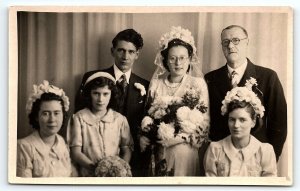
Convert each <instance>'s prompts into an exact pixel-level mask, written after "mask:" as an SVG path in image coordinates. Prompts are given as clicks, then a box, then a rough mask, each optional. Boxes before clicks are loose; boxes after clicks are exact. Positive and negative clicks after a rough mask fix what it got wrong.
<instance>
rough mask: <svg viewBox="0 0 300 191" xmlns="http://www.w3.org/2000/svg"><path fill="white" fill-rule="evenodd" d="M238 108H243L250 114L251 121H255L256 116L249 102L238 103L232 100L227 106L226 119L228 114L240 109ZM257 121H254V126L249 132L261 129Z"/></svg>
mask: <svg viewBox="0 0 300 191" xmlns="http://www.w3.org/2000/svg"><path fill="white" fill-rule="evenodd" d="M240 108H245V109H246V111H247V112H248V113H249V114H250V117H251V119H252V120H255V119H256V118H257V115H256V113H255V111H254V109H253V107H252V106H251V104H250V103H249V102H246V101H238V100H233V101H231V102H230V103H229V104H228V112H227V118H228V116H229V113H230V112H232V111H233V110H235V109H240ZM258 121H259V120H256V124H255V126H254V128H252V129H251V132H254V131H256V130H257V129H258V128H259V127H261V124H259V122H258Z"/></svg>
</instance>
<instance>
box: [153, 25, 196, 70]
mask: <svg viewBox="0 0 300 191" xmlns="http://www.w3.org/2000/svg"><path fill="white" fill-rule="evenodd" d="M174 39H180V40H182V41H184V42H185V43H188V44H190V45H191V46H192V48H193V53H192V58H191V62H190V64H191V66H192V67H193V66H196V65H200V62H199V59H198V56H197V54H196V52H197V49H196V46H195V41H194V37H193V36H192V33H191V32H190V31H189V30H188V29H183V28H182V27H180V26H178V27H175V26H172V28H171V31H170V32H168V33H165V34H164V35H162V36H161V38H160V40H159V42H158V43H159V49H158V52H157V54H156V57H155V61H154V64H155V65H156V66H157V75H158V76H159V75H162V74H164V73H165V72H166V69H165V68H164V66H163V62H162V60H163V57H162V55H161V51H163V50H165V49H166V48H168V43H169V42H170V41H172V40H174ZM193 68H194V70H196V69H197V67H193ZM198 73H199V75H200V76H202V72H201V71H197V75H198Z"/></svg>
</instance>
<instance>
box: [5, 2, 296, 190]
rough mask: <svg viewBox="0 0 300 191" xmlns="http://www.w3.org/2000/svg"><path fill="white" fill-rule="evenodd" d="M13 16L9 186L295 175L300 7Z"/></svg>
mask: <svg viewBox="0 0 300 191" xmlns="http://www.w3.org/2000/svg"><path fill="white" fill-rule="evenodd" d="M9 16H10V17H9V24H10V26H9V30H10V33H9V43H10V49H9V54H10V57H9V58H10V61H9V87H10V89H9V148H8V149H9V150H8V151H9V156H8V157H9V164H8V165H9V182H10V183H17V184H27V183H34V184H74V183H75V184H131V185H134V184H139V185H140V184H148V185H149V184H151V185H152V184H154V185H158V184H175V185H176V184H185V185H216V184H217V185H220V184H221V185H291V184H292V182H293V168H292V167H293V166H292V162H293V161H292V158H293V150H292V148H293V145H292V135H293V125H292V116H293V113H292V107H293V105H292V104H293V103H292V92H293V89H292V83H293V81H292V77H293V73H292V67H293V61H292V52H293V47H292V35H293V29H292V23H293V17H292V9H291V8H288V7H277V8H275V7H272V8H271V7H252V8H246V7H231V8H229V7H227V8H220V7H218V8H217V7H185V8H178V7H177V8H174V7H170V9H169V11H168V12H166V9H163V8H160V7H156V8H153V9H151V11H150V9H149V8H146V7H140V8H136V7H135V8H134V7H123V8H122V7H114V8H113V7H81V8H80V7H75V8H74V7H72V8H71V7H11V8H10V10H9Z"/></svg>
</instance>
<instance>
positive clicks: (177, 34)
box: [158, 26, 197, 54]
mask: <svg viewBox="0 0 300 191" xmlns="http://www.w3.org/2000/svg"><path fill="white" fill-rule="evenodd" d="M173 39H180V40H182V41H184V42H186V43H188V44H190V45H191V46H192V47H193V53H194V54H195V53H196V50H197V49H196V47H195V41H194V37H193V36H192V33H191V32H190V31H189V30H188V29H183V28H181V27H180V26H178V27H174V26H173V27H172V28H171V31H170V32H168V33H166V34H164V35H162V37H161V38H160V40H159V42H158V43H159V49H160V51H162V50H165V49H166V48H168V43H169V42H170V41H172V40H173Z"/></svg>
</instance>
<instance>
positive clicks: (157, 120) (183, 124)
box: [141, 88, 209, 146]
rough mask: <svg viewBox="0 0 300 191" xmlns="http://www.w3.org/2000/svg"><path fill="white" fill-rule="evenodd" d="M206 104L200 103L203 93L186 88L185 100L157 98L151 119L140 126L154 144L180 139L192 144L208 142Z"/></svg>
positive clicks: (150, 110)
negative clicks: (178, 137) (177, 137)
mask: <svg viewBox="0 0 300 191" xmlns="http://www.w3.org/2000/svg"><path fill="white" fill-rule="evenodd" d="M206 112H207V105H205V104H204V101H203V100H201V92H200V91H199V90H198V89H195V88H187V89H186V91H185V94H184V95H183V96H182V97H175V96H161V97H157V98H156V99H154V101H153V103H152V105H151V107H150V109H149V110H148V114H149V115H148V116H145V117H144V119H143V120H142V124H141V132H142V134H144V135H146V136H147V137H148V138H149V139H150V140H151V141H152V142H156V141H157V140H161V141H162V143H163V144H164V143H166V142H167V141H168V140H169V139H171V138H174V137H175V136H180V137H181V138H183V139H185V140H186V141H187V142H188V143H190V144H191V145H199V146H201V144H202V143H203V142H204V141H206V140H207V137H208V126H209V119H208V115H207V114H205V113H206Z"/></svg>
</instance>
